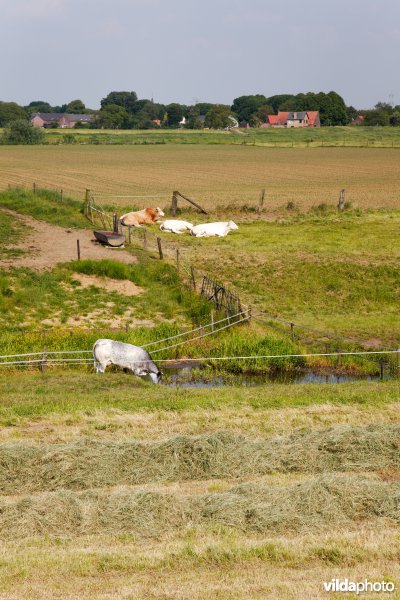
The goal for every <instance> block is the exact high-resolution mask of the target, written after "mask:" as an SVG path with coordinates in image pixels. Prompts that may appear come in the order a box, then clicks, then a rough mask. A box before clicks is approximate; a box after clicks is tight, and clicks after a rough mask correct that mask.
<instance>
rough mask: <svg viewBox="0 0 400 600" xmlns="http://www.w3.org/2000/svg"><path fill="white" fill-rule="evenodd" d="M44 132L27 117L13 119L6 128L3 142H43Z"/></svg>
mask: <svg viewBox="0 0 400 600" xmlns="http://www.w3.org/2000/svg"><path fill="white" fill-rule="evenodd" d="M43 141H44V133H43V130H42V129H39V128H37V127H34V126H33V125H32V124H31V123H29V122H28V121H25V119H17V120H16V121H11V123H9V124H8V126H7V127H6V128H5V129H4V133H3V143H5V144H42V143H43Z"/></svg>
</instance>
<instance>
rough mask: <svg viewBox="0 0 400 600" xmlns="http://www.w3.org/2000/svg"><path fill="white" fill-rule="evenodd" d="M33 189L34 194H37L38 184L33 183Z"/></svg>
mask: <svg viewBox="0 0 400 600" xmlns="http://www.w3.org/2000/svg"><path fill="white" fill-rule="evenodd" d="M32 189H33V193H34V194H36V183H35V182H33V186H32Z"/></svg>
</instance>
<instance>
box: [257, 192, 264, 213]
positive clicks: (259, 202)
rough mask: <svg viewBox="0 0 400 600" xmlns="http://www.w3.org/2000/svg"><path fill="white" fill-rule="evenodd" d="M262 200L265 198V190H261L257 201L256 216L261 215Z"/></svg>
mask: <svg viewBox="0 0 400 600" xmlns="http://www.w3.org/2000/svg"><path fill="white" fill-rule="evenodd" d="M264 198H265V189H263V190H261V192H260V198H259V200H258V214H259V215H260V214H261V211H262V209H263V206H264Z"/></svg>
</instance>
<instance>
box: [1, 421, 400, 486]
mask: <svg viewBox="0 0 400 600" xmlns="http://www.w3.org/2000/svg"><path fill="white" fill-rule="evenodd" d="M399 449H400V425H394V424H389V425H370V426H367V427H351V426H338V427H332V428H329V429H325V430H309V431H306V432H300V433H295V434H292V435H290V436H278V437H273V438H270V439H267V440H249V439H247V438H245V437H243V436H241V435H236V434H233V433H231V432H219V433H214V434H208V435H200V436H177V437H174V438H171V439H169V440H166V441H162V442H151V443H143V442H123V443H118V442H112V441H99V440H94V439H90V438H86V439H84V440H81V441H78V442H76V443H71V444H64V445H47V446H46V445H41V446H26V445H22V444H4V445H2V446H0V492H1V493H2V494H14V493H15V494H19V493H29V492H38V491H53V490H59V489H69V490H85V489H90V488H99V487H104V486H116V485H140V484H144V483H151V482H171V481H188V480H205V479H226V478H229V479H238V478H241V477H246V478H247V477H250V476H258V475H266V474H268V473H274V472H281V473H292V472H293V473H295V472H299V473H323V472H329V471H331V472H332V471H364V472H365V471H377V470H382V469H388V468H394V469H397V468H399V467H400V452H399Z"/></svg>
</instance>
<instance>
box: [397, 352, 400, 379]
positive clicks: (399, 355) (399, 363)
mask: <svg viewBox="0 0 400 600" xmlns="http://www.w3.org/2000/svg"><path fill="white" fill-rule="evenodd" d="M397 377H399V378H400V348H398V350H397Z"/></svg>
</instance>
